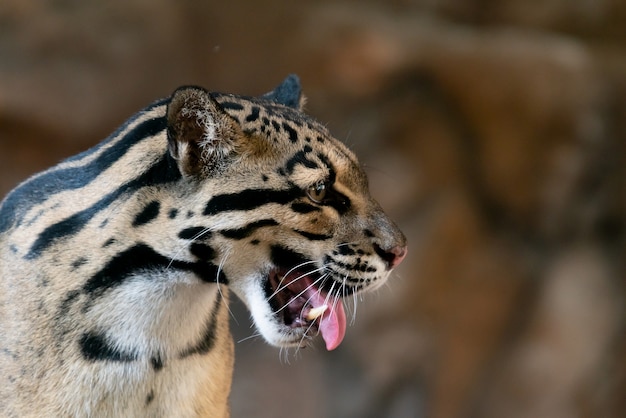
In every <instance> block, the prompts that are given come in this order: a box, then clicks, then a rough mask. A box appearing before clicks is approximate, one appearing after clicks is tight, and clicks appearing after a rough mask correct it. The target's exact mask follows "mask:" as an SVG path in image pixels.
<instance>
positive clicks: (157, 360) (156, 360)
mask: <svg viewBox="0 0 626 418" xmlns="http://www.w3.org/2000/svg"><path fill="white" fill-rule="evenodd" d="M150 365H151V366H152V369H153V370H154V371H155V372H159V371H161V369H162V368H163V360H161V356H159V355H156V356H155V357H152V358H151V359H150Z"/></svg>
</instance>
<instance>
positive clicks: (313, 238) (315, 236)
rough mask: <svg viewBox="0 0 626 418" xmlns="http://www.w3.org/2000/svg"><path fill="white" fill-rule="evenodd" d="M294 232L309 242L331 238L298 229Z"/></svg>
mask: <svg viewBox="0 0 626 418" xmlns="http://www.w3.org/2000/svg"><path fill="white" fill-rule="evenodd" d="M294 232H297V233H298V234H300V235H302V236H303V237H305V238H308V239H310V240H311V241H324V240H326V239H331V238H332V237H333V236H332V235H322V234H314V233H312V232H306V231H300V230H298V229H294Z"/></svg>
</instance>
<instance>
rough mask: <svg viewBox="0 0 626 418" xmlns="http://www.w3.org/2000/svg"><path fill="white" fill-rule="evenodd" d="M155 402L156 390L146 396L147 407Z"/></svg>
mask: <svg viewBox="0 0 626 418" xmlns="http://www.w3.org/2000/svg"><path fill="white" fill-rule="evenodd" d="M153 400H154V390H151V391H150V392H148V396H146V406H148V405H150V404H151V403H152V401H153Z"/></svg>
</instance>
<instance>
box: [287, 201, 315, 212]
mask: <svg viewBox="0 0 626 418" xmlns="http://www.w3.org/2000/svg"><path fill="white" fill-rule="evenodd" d="M291 210H292V211H294V212H296V213H310V212H319V211H321V210H322V209H320V208H318V207H317V206H313V205H309V204H307V203H298V202H295V203H292V204H291Z"/></svg>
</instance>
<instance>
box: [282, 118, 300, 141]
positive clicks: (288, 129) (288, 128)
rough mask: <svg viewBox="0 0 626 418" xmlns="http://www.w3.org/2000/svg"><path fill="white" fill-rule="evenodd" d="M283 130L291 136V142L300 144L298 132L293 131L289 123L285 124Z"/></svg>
mask: <svg viewBox="0 0 626 418" xmlns="http://www.w3.org/2000/svg"><path fill="white" fill-rule="evenodd" d="M283 128H284V129H285V132H287V133H288V134H289V140H290V141H291V142H293V143H296V142H298V132H297V131H296V130H295V129H293V127H292V126H291V125H289V124H288V123H287V122H283Z"/></svg>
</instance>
